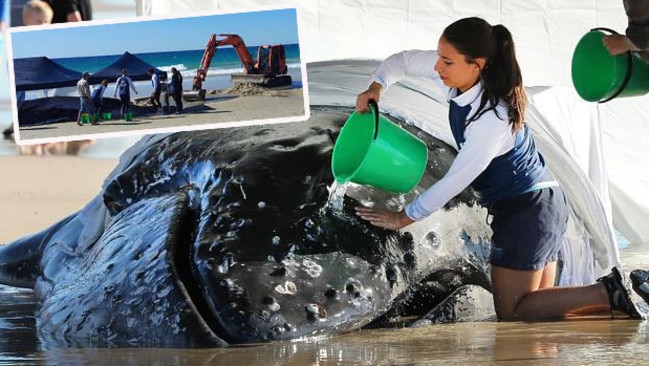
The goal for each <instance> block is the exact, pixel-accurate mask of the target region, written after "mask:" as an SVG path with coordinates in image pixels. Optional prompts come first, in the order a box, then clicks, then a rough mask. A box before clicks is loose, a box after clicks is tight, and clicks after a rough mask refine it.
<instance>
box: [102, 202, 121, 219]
mask: <svg viewBox="0 0 649 366" xmlns="http://www.w3.org/2000/svg"><path fill="white" fill-rule="evenodd" d="M104 204H105V205H106V208H107V209H108V212H109V213H110V214H111V216H112V215H117V214H118V213H120V212H122V210H123V209H124V206H122V204H121V203H119V202H117V201H106V202H104Z"/></svg>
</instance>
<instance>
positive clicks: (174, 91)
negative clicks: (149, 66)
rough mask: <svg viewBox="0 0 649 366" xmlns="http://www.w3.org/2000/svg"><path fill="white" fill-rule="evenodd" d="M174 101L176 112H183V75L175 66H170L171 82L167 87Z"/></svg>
mask: <svg viewBox="0 0 649 366" xmlns="http://www.w3.org/2000/svg"><path fill="white" fill-rule="evenodd" d="M167 90H168V91H169V92H170V93H171V96H172V97H173V98H174V102H175V103H176V114H181V113H182V112H183V76H182V75H181V74H180V71H178V70H177V69H176V68H175V67H172V68H171V83H170V84H169V86H168V87H167Z"/></svg>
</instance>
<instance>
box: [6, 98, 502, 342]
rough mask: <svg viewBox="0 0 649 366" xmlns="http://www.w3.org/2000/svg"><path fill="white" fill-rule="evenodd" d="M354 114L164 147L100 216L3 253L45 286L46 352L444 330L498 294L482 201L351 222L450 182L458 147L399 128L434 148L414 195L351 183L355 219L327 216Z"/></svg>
mask: <svg viewBox="0 0 649 366" xmlns="http://www.w3.org/2000/svg"><path fill="white" fill-rule="evenodd" d="M351 111H352V109H351V108H344V107H317V106H312V110H311V118H310V119H309V120H308V121H306V122H295V123H287V124H272V125H262V126H250V127H239V128H225V129H214V130H205V131H193V132H179V133H174V134H170V135H168V136H165V137H161V138H159V139H157V141H155V142H153V143H151V144H150V145H149V146H147V148H146V149H143V150H142V151H141V152H139V153H138V154H134V156H133V158H132V160H131V161H130V162H127V163H126V164H124V165H123V166H122V167H120V168H118V170H117V171H115V172H113V173H112V174H111V175H110V177H111V178H109V179H108V180H107V181H106V183H105V184H104V188H103V190H102V192H101V193H100V198H99V199H98V200H97V202H99V204H95V205H94V206H92V205H89V206H88V207H93V209H89V208H88V207H86V208H84V209H83V210H82V211H80V212H79V213H76V214H72V215H70V216H69V217H67V218H65V219H64V220H62V221H61V222H59V223H56V224H54V225H53V226H52V227H50V228H49V229H46V230H44V231H43V232H41V233H38V234H35V235H33V236H30V237H26V238H21V239H18V240H16V241H15V242H14V243H10V244H8V245H5V246H3V247H2V248H1V249H0V282H3V283H6V284H10V285H14V286H20V287H33V289H34V293H35V297H36V300H37V310H36V321H37V327H38V334H39V337H40V338H41V339H42V340H43V341H44V343H45V344H53V345H64V346H70V345H72V346H119V347H124V346H147V347H152V346H153V347H214V346H227V345H230V344H241V343H257V342H265V341H273V340H292V339H300V338H304V337H313V336H319V335H322V336H330V335H335V334H339V333H343V332H348V331H351V330H354V329H359V328H361V327H363V326H366V325H368V324H370V323H371V324H372V325H374V326H381V324H383V323H382V322H383V321H384V320H385V319H387V318H390V317H395V316H399V315H403V314H404V313H406V312H410V313H414V315H419V316H423V315H425V316H426V317H427V318H428V319H432V317H434V315H431V314H430V313H429V311H430V310H431V309H433V308H434V307H435V306H436V305H439V304H440V303H441V302H442V301H443V300H444V299H445V298H446V297H447V296H448V295H449V294H451V293H453V291H455V290H456V289H458V288H460V287H462V286H465V285H479V286H481V287H483V288H485V289H489V280H488V264H487V256H488V251H489V237H490V234H491V231H490V229H489V227H488V225H487V223H486V222H485V217H486V210H484V209H483V208H481V207H480V206H479V205H477V204H476V203H475V198H474V196H473V194H472V192H471V191H469V190H465V191H464V192H463V193H462V194H460V195H459V196H458V197H456V198H455V199H454V200H452V201H451V202H450V203H449V204H447V205H446V206H445V207H444V208H443V209H442V210H440V211H439V212H438V213H436V214H435V215H433V216H431V217H430V218H429V219H428V220H426V221H424V222H421V223H418V224H415V225H411V227H407V228H406V229H404V230H401V231H398V232H397V231H389V230H383V229H380V228H376V227H373V226H371V225H369V224H368V223H366V222H364V221H362V220H360V219H359V218H357V217H356V216H355V215H354V213H353V207H354V206H356V205H360V204H366V205H367V204H371V205H373V206H374V207H381V208H389V209H395V208H401V207H403V204H404V203H405V202H406V200H408V199H411V198H412V197H414V195H415V194H416V193H417V192H422V191H423V190H424V189H425V188H426V187H428V186H429V185H430V184H432V183H434V182H435V181H436V180H438V179H440V178H441V177H442V176H443V174H444V172H445V171H446V170H447V169H448V167H449V166H450V164H451V162H452V160H453V158H454V156H455V152H454V150H453V149H452V148H451V147H450V146H448V145H446V144H444V143H443V142H441V141H439V140H437V139H435V138H433V137H431V136H429V135H426V134H424V133H422V132H421V131H419V130H418V129H417V128H415V127H412V126H408V125H405V124H403V123H401V125H402V127H404V128H406V129H408V130H410V131H411V132H413V133H414V134H417V135H418V136H419V137H421V138H422V139H424V140H425V141H426V142H427V144H428V147H429V162H428V166H427V169H426V172H425V175H424V178H423V179H422V181H421V182H420V184H419V186H418V187H417V188H416V190H415V191H413V192H412V193H410V194H408V195H405V196H398V195H395V194H391V193H387V192H382V191H379V190H376V189H373V188H371V187H366V186H355V185H353V186H351V187H350V188H349V189H348V196H347V197H346V198H345V205H344V209H343V211H341V212H334V211H333V210H332V208H330V207H329V206H328V205H327V199H328V197H329V189H330V187H331V186H332V183H333V180H334V179H333V177H332V174H331V169H330V164H331V154H332V149H333V145H334V142H335V139H336V137H337V135H338V133H339V131H340V128H341V126H342V125H343V123H344V121H345V119H346V117H347V116H348V115H349V113H351ZM396 122H398V123H400V122H399V121H396ZM94 207H97V208H96V209H94ZM88 222H95V223H96V222H99V223H101V225H100V226H101V228H100V231H99V233H98V235H96V237H93V236H92V235H90V236H89V235H82V233H83V232H84V226H87V225H88ZM449 248H451V249H450V250H449ZM409 315H412V314H409ZM451 320H453V319H451ZM434 322H435V321H434Z"/></svg>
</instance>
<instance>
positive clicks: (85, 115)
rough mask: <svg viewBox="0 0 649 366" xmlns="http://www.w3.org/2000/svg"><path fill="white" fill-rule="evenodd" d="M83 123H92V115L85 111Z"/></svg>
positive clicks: (82, 117) (82, 116)
mask: <svg viewBox="0 0 649 366" xmlns="http://www.w3.org/2000/svg"><path fill="white" fill-rule="evenodd" d="M81 123H90V116H89V115H88V113H83V114H82V115H81Z"/></svg>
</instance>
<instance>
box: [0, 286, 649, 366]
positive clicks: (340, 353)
mask: <svg viewBox="0 0 649 366" xmlns="http://www.w3.org/2000/svg"><path fill="white" fill-rule="evenodd" d="M34 305H35V304H34V301H33V297H32V296H31V292H30V291H26V290H16V289H13V288H9V287H5V286H0V365H114V364H117V363H119V364H121V365H145V364H147V365H251V366H255V365H424V364H425V365H430V364H444V365H448V364H458V363H466V362H471V363H477V364H481V363H485V364H496V365H519V364H532V365H595V364H597V365H599V364H601V365H609V364H626V365H629V364H630V365H640V364H646V361H645V360H646V359H647V357H649V348H648V347H646V344H647V341H648V338H647V337H648V334H647V333H648V332H649V323H647V322H638V321H631V320H616V321H607V320H584V321H570V322H552V323H535V324H525V323H497V322H479V323H458V324H446V325H434V326H429V327H424V328H414V329H403V328H401V329H381V330H361V331H356V332H352V333H349V334H345V335H342V336H338V337H333V338H324V339H311V340H300V341H294V342H276V343H269V344H262V345H250V346H243V347H231V348H222V349H218V348H215V349H145V348H139V349H138V348H135V349H101V348H100V349H80V348H63V349H61V348H59V349H56V348H48V346H47V345H44V344H42V343H40V342H39V341H38V338H37V335H36V331H35V326H34V317H33V310H34Z"/></svg>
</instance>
